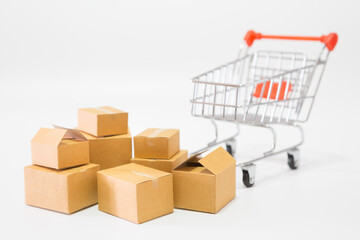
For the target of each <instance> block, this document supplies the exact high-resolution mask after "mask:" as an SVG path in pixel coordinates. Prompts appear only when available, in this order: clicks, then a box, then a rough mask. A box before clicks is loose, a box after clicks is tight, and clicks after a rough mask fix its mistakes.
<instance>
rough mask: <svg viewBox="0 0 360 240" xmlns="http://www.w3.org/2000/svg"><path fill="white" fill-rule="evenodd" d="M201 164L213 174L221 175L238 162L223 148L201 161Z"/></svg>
mask: <svg viewBox="0 0 360 240" xmlns="http://www.w3.org/2000/svg"><path fill="white" fill-rule="evenodd" d="M199 163H200V164H201V165H203V166H204V167H206V168H207V169H208V170H209V171H210V172H212V173H213V174H219V173H220V172H222V171H223V170H224V169H226V168H227V167H229V166H230V165H232V164H235V163H236V161H235V159H234V158H233V157H232V156H231V155H230V154H229V153H228V152H227V151H226V150H225V149H224V148H223V147H218V148H217V149H215V150H214V151H212V152H211V153H209V154H208V155H206V156H205V157H203V158H202V159H200V160H199Z"/></svg>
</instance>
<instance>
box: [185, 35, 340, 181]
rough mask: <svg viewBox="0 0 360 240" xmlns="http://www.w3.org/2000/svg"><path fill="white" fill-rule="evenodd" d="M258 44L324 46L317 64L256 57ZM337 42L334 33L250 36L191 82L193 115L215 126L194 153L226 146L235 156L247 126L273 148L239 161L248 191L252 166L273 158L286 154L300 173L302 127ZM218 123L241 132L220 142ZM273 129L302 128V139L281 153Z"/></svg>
mask: <svg viewBox="0 0 360 240" xmlns="http://www.w3.org/2000/svg"><path fill="white" fill-rule="evenodd" d="M260 39H277V40H298V41H320V42H322V43H323V44H324V45H323V47H322V48H321V50H320V53H319V55H318V57H317V58H316V59H311V58H309V57H308V56H307V55H305V54H304V53H298V52H282V51H254V52H252V51H251V50H252V49H251V46H252V45H253V43H254V41H255V40H260ZM337 39H338V37H337V34H336V33H330V34H328V35H322V36H320V37H299V36H275V35H263V34H261V33H257V32H254V31H248V32H247V34H246V35H245V38H244V43H243V45H242V46H241V48H240V51H239V54H238V56H237V58H236V59H235V60H234V61H231V62H229V63H227V64H225V65H222V66H220V67H217V68H215V69H212V70H210V71H208V72H205V73H203V74H200V75H198V76H196V77H194V78H193V79H192V82H193V84H194V91H193V98H192V99H191V103H192V108H191V113H192V115H193V116H196V117H203V118H207V119H209V120H211V122H212V124H213V125H214V127H215V139H214V140H213V141H211V142H209V143H208V144H207V145H206V147H204V148H202V149H199V150H197V151H195V152H194V154H195V153H199V152H201V151H203V150H206V149H208V148H211V147H213V146H215V145H218V144H222V143H226V149H227V151H228V152H229V153H230V154H232V155H233V156H234V154H235V151H236V139H235V138H236V137H237V136H238V135H239V124H248V125H252V126H256V127H261V128H265V129H268V130H269V131H270V132H271V134H272V137H273V143H272V147H271V149H270V150H268V151H266V152H264V153H263V154H262V155H261V156H259V157H256V158H253V159H250V160H247V161H243V162H237V166H238V167H241V169H242V172H243V182H244V184H245V186H247V187H251V186H253V184H254V183H255V172H256V165H255V164H254V163H255V162H256V161H259V160H261V159H264V158H267V157H269V156H272V155H275V154H279V153H283V152H287V155H288V165H289V167H290V168H291V169H297V168H298V166H299V149H298V147H299V146H300V145H302V143H303V141H304V132H303V129H302V128H301V126H300V124H301V123H304V122H306V121H307V120H308V119H309V116H310V112H311V109H312V106H313V103H314V100H315V97H316V93H317V91H318V88H319V84H320V81H321V79H322V76H323V73H324V69H325V66H326V63H327V60H328V57H329V53H330V52H331V51H332V50H333V49H334V48H335V46H336V43H337ZM217 121H227V122H232V123H235V124H236V127H237V132H236V133H235V134H233V135H232V136H229V137H227V138H225V139H222V140H219V139H218V127H217V123H216V122H217ZM273 124H282V125H286V126H290V127H294V128H296V129H298V130H299V131H300V136H301V140H300V141H299V142H298V143H297V144H295V145H292V146H288V147H286V148H283V149H277V147H276V145H277V136H276V131H275V129H274V128H273V127H272V126H273Z"/></svg>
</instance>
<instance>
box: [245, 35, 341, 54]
mask: <svg viewBox="0 0 360 240" xmlns="http://www.w3.org/2000/svg"><path fill="white" fill-rule="evenodd" d="M262 38H268V39H284V40H303V41H320V42H322V43H324V44H325V45H326V47H327V49H329V51H332V50H333V49H334V48H335V46H336V43H337V40H338V36H337V34H336V33H330V34H329V35H322V36H321V37H298V36H276V35H262V34H261V33H257V32H254V31H252V30H250V31H248V32H247V33H246V35H245V37H244V40H245V42H246V44H247V45H248V46H249V47H251V45H252V44H253V42H254V41H255V39H262Z"/></svg>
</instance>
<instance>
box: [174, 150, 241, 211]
mask: <svg viewBox="0 0 360 240" xmlns="http://www.w3.org/2000/svg"><path fill="white" fill-rule="evenodd" d="M201 154H202V153H199V154H197V155H194V156H191V157H190V158H189V159H188V160H187V161H186V162H185V163H183V164H182V165H180V166H179V167H177V168H176V169H174V170H173V179H174V206H175V208H183V209H189V210H195V211H201V212H209V213H217V212H218V211H219V210H221V209H222V208H223V207H224V206H225V205H226V204H227V203H229V202H230V201H231V200H232V199H233V198H234V197H235V183H236V178H235V174H236V169H235V168H236V161H235V159H234V158H233V157H232V156H231V155H230V154H229V153H228V152H227V151H226V150H225V149H224V148H222V147H219V148H217V149H216V150H214V151H212V152H210V153H209V154H208V155H206V156H205V157H200V155H201Z"/></svg>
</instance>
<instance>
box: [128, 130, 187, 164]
mask: <svg viewBox="0 0 360 240" xmlns="http://www.w3.org/2000/svg"><path fill="white" fill-rule="evenodd" d="M179 143H180V135H179V130H178V129H159V128H149V129H146V130H145V131H143V132H142V133H139V134H138V135H136V136H135V137H134V155H135V158H161V159H170V158H171V157H173V156H174V155H175V154H176V153H177V152H179V150H180V146H179Z"/></svg>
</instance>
